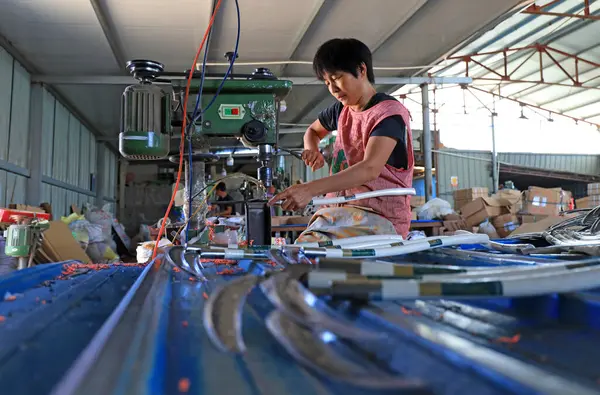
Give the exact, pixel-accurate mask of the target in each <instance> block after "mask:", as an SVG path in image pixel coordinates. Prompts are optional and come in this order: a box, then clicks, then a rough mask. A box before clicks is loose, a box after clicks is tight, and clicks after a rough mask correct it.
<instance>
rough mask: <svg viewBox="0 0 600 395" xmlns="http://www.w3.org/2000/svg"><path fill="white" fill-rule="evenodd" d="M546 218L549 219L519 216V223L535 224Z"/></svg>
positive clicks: (542, 216)
mask: <svg viewBox="0 0 600 395" xmlns="http://www.w3.org/2000/svg"><path fill="white" fill-rule="evenodd" d="M546 218H548V216H547V215H531V214H521V215H519V222H520V223H521V224H533V223H536V222H539V221H541V220H543V219H546Z"/></svg>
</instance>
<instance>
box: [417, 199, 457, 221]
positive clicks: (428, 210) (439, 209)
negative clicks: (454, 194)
mask: <svg viewBox="0 0 600 395" xmlns="http://www.w3.org/2000/svg"><path fill="white" fill-rule="evenodd" d="M416 210H417V217H418V218H419V219H421V220H427V221H431V220H434V219H439V218H443V217H444V216H446V215H449V214H452V213H454V210H452V206H450V203H448V202H447V201H445V200H443V199H438V198H435V199H432V200H430V201H428V202H427V203H425V204H424V205H423V206H421V207H420V208H418V209H416Z"/></svg>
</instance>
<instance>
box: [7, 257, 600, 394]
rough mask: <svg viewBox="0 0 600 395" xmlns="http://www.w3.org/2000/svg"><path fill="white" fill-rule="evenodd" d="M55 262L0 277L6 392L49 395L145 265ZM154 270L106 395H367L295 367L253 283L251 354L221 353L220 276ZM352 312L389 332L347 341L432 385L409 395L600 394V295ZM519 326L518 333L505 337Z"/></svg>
mask: <svg viewBox="0 0 600 395" xmlns="http://www.w3.org/2000/svg"><path fill="white" fill-rule="evenodd" d="M445 259H446V262H444V263H449V262H447V260H448V258H447V257H446V258H445ZM454 263H458V262H454ZM61 270H62V265H61V264H53V265H43V266H37V267H35V268H31V269H26V270H23V271H20V272H15V273H13V274H11V275H9V276H6V277H0V294H1V295H4V294H5V293H6V292H10V293H11V294H17V295H18V296H17V299H16V300H14V301H1V300H0V315H2V316H4V317H5V320H4V322H2V323H0V388H1V389H2V390H1V391H0V393H2V394H48V393H50V392H51V390H52V388H55V386H56V385H57V383H59V381H61V380H62V379H64V378H65V377H66V376H65V375H66V374H67V373H70V374H72V373H73V363H74V361H75V360H76V358H77V357H78V356H81V353H82V352H83V351H84V350H86V349H87V351H88V354H89V349H90V347H91V346H90V344H91V342H92V340H93V339H94V336H95V335H97V333H98V331H99V330H100V329H101V327H102V325H103V323H105V322H106V321H107V319H109V317H110V316H111V313H113V312H114V311H115V309H116V308H117V307H118V306H119V303H120V302H121V300H122V298H123V297H124V296H125V295H126V293H127V291H128V290H129V289H130V287H132V285H133V284H134V282H135V281H136V278H138V276H139V275H140V273H142V269H141V268H137V267H120V266H113V267H110V268H109V269H105V270H100V271H89V272H87V273H84V274H79V275H77V276H73V277H67V278H66V279H57V277H59V276H60V274H61ZM146 270H149V269H146ZM158 270H164V271H165V273H163V274H162V275H165V276H168V278H169V279H170V281H168V282H167V283H166V284H167V285H166V286H165V288H164V289H163V290H162V292H161V293H160V298H159V300H155V301H153V303H155V304H154V306H155V307H154V310H155V311H156V312H157V315H156V317H157V318H156V319H155V320H150V321H144V320H145V318H144V317H140V318H139V320H137V321H134V322H133V323H132V325H131V327H130V329H129V330H130V333H131V341H129V342H128V343H127V344H123V346H122V355H120V356H119V362H120V363H121V365H122V366H123V368H122V371H120V372H118V374H117V375H116V376H111V375H110V374H109V373H107V375H108V377H106V378H105V379H104V380H105V381H106V382H113V383H115V384H114V386H113V388H114V389H115V390H114V391H112V392H108V391H107V392H105V393H115V394H117V393H118V394H133V393H148V394H179V393H180V391H179V389H178V385H179V383H180V381H181V380H182V378H185V379H189V382H190V388H189V392H188V393H190V394H239V395H246V394H247V395H256V394H289V395H306V394H338V393H340V394H341V393H344V394H350V395H353V394H366V393H370V392H368V391H365V390H361V389H357V388H353V387H351V386H348V385H345V384H340V383H336V382H330V381H329V380H327V379H324V378H322V377H319V376H317V375H315V374H313V373H312V372H311V371H309V370H307V369H305V368H304V367H301V366H300V365H298V364H297V363H296V362H295V360H294V359H292V358H291V357H290V356H289V355H288V354H287V352H286V351H285V350H284V349H283V348H282V347H281V346H280V345H279V344H278V343H277V342H276V341H275V340H274V338H273V337H272V336H271V335H270V333H269V332H268V330H267V329H266V327H265V325H264V317H265V316H266V315H267V313H268V312H269V311H270V310H271V309H272V306H271V305H270V303H269V302H268V301H267V299H266V298H265V297H264V296H263V295H262V294H261V293H260V292H258V291H255V292H253V293H251V294H250V295H249V297H248V303H247V304H246V307H245V309H244V316H243V325H244V338H245V341H246V345H247V346H248V351H247V353H246V354H244V355H243V356H231V355H228V354H224V353H221V352H220V351H218V350H217V349H216V348H215V347H214V346H213V345H212V343H211V342H210V341H209V339H208V337H207V336H206V333H205V330H204V327H203V325H202V319H203V318H202V311H203V310H202V309H203V305H204V303H205V295H204V293H205V292H211V291H212V290H214V287H215V286H217V285H218V284H215V283H211V284H210V286H209V287H207V286H206V285H205V284H202V283H199V282H196V281H191V280H190V278H189V275H186V274H184V273H174V272H172V270H171V268H170V267H168V266H164V267H162V268H160V269H158ZM231 277H233V276H227V275H223V276H220V277H219V278H218V280H216V281H217V282H219V283H222V282H225V281H227V280H228V279H230V278H231ZM136 286H139V284H137V283H136ZM43 301H45V303H43ZM339 308H340V311H346V310H345V307H343V306H340V307H339ZM407 312H409V313H407ZM347 313H348V314H349V315H348V317H349V319H351V320H353V322H354V323H355V324H356V325H360V326H362V327H365V328H371V329H374V330H376V331H383V332H386V333H387V334H388V335H389V339H390V341H388V342H387V343H386V344H385V346H370V347H366V346H364V345H360V344H356V345H352V346H349V347H351V348H352V351H353V353H354V354H355V355H358V356H359V357H362V358H365V360H367V359H368V360H369V361H370V362H371V363H374V362H373V361H376V363H377V364H379V365H380V366H381V368H382V369H385V370H386V371H389V372H391V373H394V374H396V375H398V376H404V377H408V378H415V379H421V380H422V381H423V382H424V383H425V384H426V385H427V388H425V389H423V391H416V392H415V391H413V392H411V393H435V394H444V395H446V394H447V395H451V394H452V395H454V394H456V395H465V394H477V395H483V394H513V393H514V394H534V393H540V392H539V391H535V390H533V389H532V387H529V386H527V385H524V384H523V383H524V382H527V381H528V380H530V381H531V380H537V381H539V380H552V379H553V378H560V379H561V380H563V381H562V382H560V383H558V384H557V387H556V388H557V390H559V389H560V385H562V384H561V383H564V382H573V383H577V384H578V385H581V386H583V387H585V388H586V389H587V390H589V391H590V393H594V391H600V386H599V385H598V380H599V378H600V364H598V363H597V362H596V357H595V354H594V351H595V350H597V349H598V346H599V345H600V314H599V313H600V294H599V293H598V292H593V291H592V292H585V293H579V294H572V295H560V296H559V295H548V296H544V297H538V298H524V299H493V300H483V301H473V302H460V303H458V302H451V301H443V300H440V301H429V302H424V301H407V302H402V303H374V304H371V305H367V306H364V307H363V308H362V309H360V310H359V311H358V312H356V311H352V312H347ZM135 322H139V323H140V325H138V326H143V328H140V327H136V326H135V325H134V323H135ZM146 322H150V323H151V325H146V324H145V323H146ZM105 326H106V325H105ZM148 326H152V327H153V330H152V331H151V332H148V331H147V330H146V327H148ZM424 328H426V329H424ZM149 333H151V334H152V336H153V337H152V339H150V340H151V341H150V344H152V345H153V348H152V349H151V350H148V349H143V350H142V349H140V346H139V344H144V343H142V342H143V341H145V340H147V339H145V340H144V338H143V336H149ZM516 335H518V341H517V342H514V343H510V342H509V343H507V342H505V341H502V340H501V339H506V338H508V339H514V338H515V336H516ZM97 337H98V336H96V338H97ZM96 340H97V339H96ZM138 341H139V342H140V343H139V344H137V343H136V342H138ZM95 343H98V342H97V341H96V342H95ZM136 344H137V345H136ZM136 347H137V348H136ZM140 353H141V354H140ZM144 353H145V354H144ZM140 355H146V357H144V358H140V357H139V356H140ZM142 362H143V363H142ZM507 369H508V370H507ZM511 369H512V371H510V370H511ZM515 370H518V371H515ZM140 372H141V374H136V373H140ZM520 372H521V373H522V374H523V375H525V376H526V375H527V374H530V372H537V376H535V377H525V378H524V379H523V380H521V381H520V382H519V381H518V380H515V379H514V377H515V375H519V374H520ZM140 377H141V379H140ZM92 384H93V381H90V385H92ZM134 389H135V390H134ZM565 391H566V390H565ZM90 393H91V392H90ZM562 393H568V392H562Z"/></svg>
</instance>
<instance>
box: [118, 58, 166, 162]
mask: <svg viewBox="0 0 600 395" xmlns="http://www.w3.org/2000/svg"><path fill="white" fill-rule="evenodd" d="M163 68H164V66H163V65H162V64H160V63H158V62H154V61H151V60H132V61H130V62H127V69H128V70H129V71H130V73H131V74H132V75H133V76H134V77H135V78H136V79H138V80H139V81H140V84H138V85H131V86H128V87H127V88H126V89H125V91H124V92H123V96H122V98H121V133H120V134H119V151H120V153H121V155H123V157H125V158H127V159H130V160H156V159H162V158H165V157H167V156H168V155H169V150H170V148H171V132H172V127H171V97H170V95H169V93H167V92H165V91H163V90H162V89H161V88H160V87H158V86H156V85H153V84H152V81H154V79H155V78H156V77H157V76H158V75H160V74H161V73H162V72H163Z"/></svg>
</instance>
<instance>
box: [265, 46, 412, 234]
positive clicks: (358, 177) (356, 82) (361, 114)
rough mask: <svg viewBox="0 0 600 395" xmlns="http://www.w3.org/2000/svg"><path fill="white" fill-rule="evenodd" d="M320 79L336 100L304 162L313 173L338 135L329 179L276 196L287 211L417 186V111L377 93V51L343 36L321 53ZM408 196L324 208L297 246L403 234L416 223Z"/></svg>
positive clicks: (309, 136) (313, 133)
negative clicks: (321, 200) (326, 143)
mask: <svg viewBox="0 0 600 395" xmlns="http://www.w3.org/2000/svg"><path fill="white" fill-rule="evenodd" d="M313 69H314V71H315V74H316V75H317V77H318V78H319V79H320V80H322V81H324V82H325V85H326V86H327V87H328V89H329V92H330V93H331V94H332V95H333V96H334V97H335V98H336V99H337V102H336V103H335V104H333V105H331V106H330V107H328V108H326V109H325V110H323V111H322V112H321V113H320V115H319V117H318V119H317V120H316V121H314V122H313V123H312V124H311V125H310V126H309V128H308V129H307V131H306V133H305V135H304V152H303V153H302V159H303V160H304V162H305V163H306V165H307V166H310V167H311V168H312V170H313V171H315V170H317V169H319V168H321V167H323V165H324V163H325V161H324V158H323V156H322V155H321V153H320V152H319V141H321V140H322V139H323V138H324V137H325V136H326V135H327V134H329V133H330V132H332V131H334V130H337V136H336V140H335V144H334V148H333V159H332V163H331V169H330V176H329V177H324V178H321V179H319V180H315V181H311V182H308V183H304V184H300V185H293V186H291V187H290V188H288V189H286V190H285V191H283V192H281V193H279V194H277V195H275V196H274V197H273V198H272V199H271V201H270V204H273V203H274V202H276V201H281V202H282V203H281V205H282V209H283V210H298V209H301V208H303V207H305V206H306V205H307V204H308V203H309V202H310V201H311V199H312V198H313V197H315V196H320V195H324V194H326V195H327V196H328V197H334V196H341V195H344V196H345V195H353V194H356V193H359V192H366V191H372V190H379V189H388V188H409V187H411V185H412V175H413V168H414V156H413V151H412V134H411V131H410V114H409V112H408V110H407V109H406V108H405V107H404V106H403V105H402V103H400V102H399V101H398V100H396V99H395V98H393V97H391V96H389V95H387V94H385V93H377V91H376V90H375V88H374V87H373V84H374V82H375V77H374V73H373V62H372V56H371V51H370V50H369V48H367V46H366V45H365V44H363V43H362V42H360V41H359V40H356V39H352V38H344V39H340V38H336V39H333V40H330V41H327V42H326V43H324V44H323V45H321V47H320V48H319V49H318V51H317V53H316V55H315V58H314V60H313ZM409 203H410V201H409V197H408V196H394V197H380V198H373V199H364V200H358V201H353V202H350V203H348V204H345V205H337V206H336V207H327V208H322V209H320V210H319V211H317V212H316V213H315V215H314V216H313V218H312V219H311V221H310V224H309V226H308V228H307V230H306V231H305V232H303V233H302V234H301V235H300V237H299V239H298V240H297V242H307V241H328V240H331V239H336V238H343V237H352V236H359V235H367V234H399V235H402V236H403V237H406V236H407V234H408V228H409V226H410V219H411V213H410V204H409Z"/></svg>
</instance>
